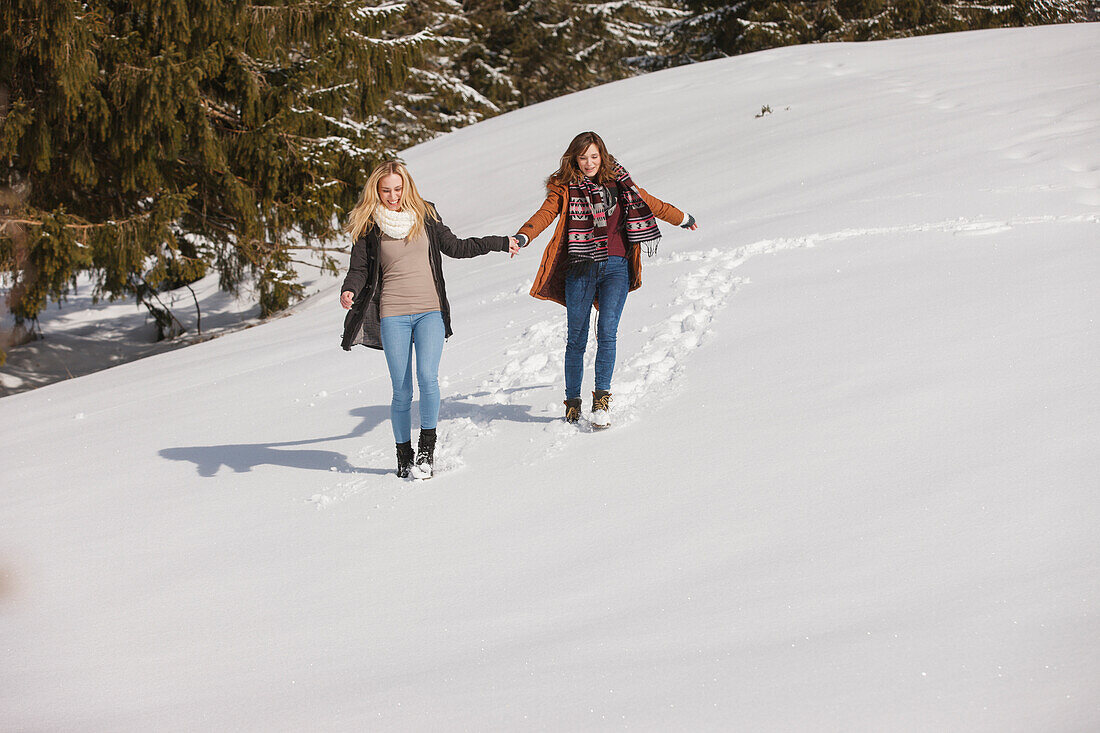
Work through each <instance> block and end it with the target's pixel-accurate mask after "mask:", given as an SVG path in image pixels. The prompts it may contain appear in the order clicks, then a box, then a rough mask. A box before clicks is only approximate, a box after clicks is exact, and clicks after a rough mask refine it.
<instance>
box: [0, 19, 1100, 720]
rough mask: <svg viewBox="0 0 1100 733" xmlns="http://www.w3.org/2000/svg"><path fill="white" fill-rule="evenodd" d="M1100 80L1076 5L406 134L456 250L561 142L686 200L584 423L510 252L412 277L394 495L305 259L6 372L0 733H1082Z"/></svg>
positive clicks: (500, 221)
mask: <svg viewBox="0 0 1100 733" xmlns="http://www.w3.org/2000/svg"><path fill="white" fill-rule="evenodd" d="M1098 69H1100V26H1097V25H1095V24H1091V25H1077V26H1062V27H1045V28H1030V29H1025V30H1004V31H991V32H983V33H976V34H956V35H950V36H941V37H929V38H919V39H912V40H905V41H895V42H886V43H875V44H860V45H822V46H813V47H802V48H788V49H781V50H776V51H771V52H767V53H760V54H754V55H751V56H745V57H739V58H734V59H727V60H722V61H716V62H712V63H707V64H701V65H697V66H692V67H687V68H680V69H675V70H671V71H667V72H663V73H659V74H653V75H650V76H646V77H642V78H637V79H631V80H627V81H623V82H620V83H616V84H612V85H609V86H606V87H601V88H599V89H594V90H590V91H587V92H583V93H580V94H575V95H572V96H570V97H567V98H563V99H559V100H555V101H552V102H547V103H544V104H540V105H537V106H534V107H531V108H528V109H524V110H521V111H519V112H515V113H513V114H509V115H505V116H503V117H499V118H496V119H493V120H489V121H487V122H485V123H482V124H479V125H477V126H474V127H471V128H468V129H465V130H462V131H460V132H457V133H454V134H452V135H448V136H446V137H443V138H440V139H438V140H435V141H433V142H431V143H428V144H425V145H422V146H420V147H417V148H415V149H413V150H410V151H408V153H407V161H408V162H409V165H410V167H411V170H412V171H413V174H414V176H416V178H417V183H418V185H419V188H420V190H421V191H422V192H424V193H425V195H426V196H427V197H429V198H431V199H433V200H435V201H436V202H437V204H438V206H439V209H440V211H441V213H442V215H443V217H444V219H445V220H446V221H447V223H448V224H449V225H450V226H451V227H452V228H453V229H454V230H455V231H456V232H457V233H459V234H460V235H474V234H489V233H510V232H512V231H514V230H515V229H516V228H517V227H518V226H519V225H520V224H521V223H522V222H523V220H524V219H525V218H526V217H527V216H529V215H530V214H531V213H532V212H533V211H534V210H535V208H536V207H537V206H538V205H539V204H540V203H541V191H540V188H541V181H542V180H543V179H544V178H545V176H546V175H547V174H548V173H549V172H550V171H551V170H552V168H553V167H554V165H555V162H556V160H557V157H558V156H559V155H560V153H561V151H562V149H564V147H565V145H566V143H567V142H568V141H569V139H570V138H571V137H572V136H573V135H574V134H575V133H576V132H578V131H581V130H585V129H595V130H597V131H599V132H600V133H601V134H603V135H604V137H605V139H607V141H608V144H609V146H610V148H611V150H612V152H613V153H614V154H615V155H616V156H617V157H619V159H620V160H621V161H622V162H623V163H624V164H625V165H626V167H627V168H628V169H629V170H630V171H631V173H632V174H633V176H634V178H635V180H636V181H637V182H638V183H639V184H641V185H642V186H644V187H646V188H647V189H649V190H650V191H651V192H652V193H654V194H656V195H657V196H659V197H661V198H663V199H665V200H668V201H671V202H672V203H675V204H677V205H679V206H681V207H682V208H684V209H686V210H688V211H690V212H691V213H693V214H694V215H695V216H696V217H697V219H698V220H699V222H700V227H701V228H700V229H699V230H698V231H697V232H693V233H692V232H685V231H683V230H679V229H676V228H672V227H666V228H665V239H664V241H663V242H662V244H661V248H660V252H659V254H658V256H657V257H656V258H654V259H652V260H648V261H646V263H645V269H644V281H645V284H644V286H643V287H642V289H641V290H639V291H637V292H635V293H633V294H632V295H631V296H630V299H629V300H628V303H627V307H626V311H625V313H624V316H623V322H622V328H621V332H620V341H619V366H618V370H617V373H616V378H615V384H614V391H615V398H616V401H615V403H614V407H615V412H614V419H615V425H614V427H613V428H612V429H611V430H609V431H605V432H600V433H592V432H589V431H587V430H580V431H576V430H572V429H569V428H567V427H566V426H565V425H563V424H562V422H561V421H560V419H559V416H560V414H561V410H562V408H561V404H560V402H561V399H562V396H563V395H562V389H563V387H562V376H561V371H562V333H563V320H564V313H563V309H561V308H560V307H558V306H556V305H553V304H549V303H545V302H541V301H536V300H534V299H532V298H530V297H528V296H527V294H526V291H527V288H528V287H529V284H530V281H531V278H532V275H533V273H534V270H535V268H536V266H537V262H538V256H539V253H540V251H541V245H542V244H543V243H544V241H545V237H543V238H542V239H540V240H537V241H536V242H535V245H534V246H532V247H531V248H529V249H528V250H525V251H524V252H523V253H522V254H521V255H520V256H519V257H517V258H515V259H513V260H509V259H508V258H507V257H505V256H503V255H496V256H488V257H484V258H478V259H475V260H470V261H449V262H447V263H446V266H447V279H448V292H449V295H450V299H451V303H452V306H453V310H454V329H455V336H454V337H453V338H452V339H451V340H450V341H449V343H448V344H447V347H446V349H445V351H444V356H443V364H442V369H441V373H442V376H443V392H444V405H443V413H442V418H443V419H442V423H441V426H440V431H441V448H440V461H439V462H440V466H439V468H440V475H439V476H438V477H437V478H436V479H434V480H432V481H429V482H422V483H413V482H402V481H399V480H398V479H396V478H395V477H394V476H393V475H392V473H391V471H392V465H393V462H394V459H393V445H392V437H391V435H390V429H389V425H388V403H389V382H388V379H387V377H386V372H385V367H384V363H383V358H382V355H381V354H380V353H377V352H372V351H369V350H366V349H359V350H357V351H355V352H353V353H344V352H342V351H341V350H340V349H339V347H338V338H339V332H340V327H341V321H342V316H343V312H342V311H341V310H340V309H339V307H338V305H337V292H336V290H337V288H338V285H337V283H332V284H331V285H330V286H329V288H328V290H327V291H324V292H322V293H321V295H319V296H317V297H315V298H313V299H312V300H311V301H309V302H307V303H305V304H303V306H302V307H300V308H298V309H297V311H296V312H295V313H294V314H293V315H292V316H290V317H288V318H284V319H279V320H276V321H273V322H271V323H268V324H266V325H263V326H261V327H257V328H252V329H248V330H246V331H243V332H240V333H235V334H232V335H229V336H225V337H223V338H220V339H217V340H214V341H210V342H206V343H202V344H199V345H196V346H192V347H188V348H186V349H182V350H179V351H175V352H171V353H167V354H162V355H158V356H154V357H150V358H147V359H144V360H141V361H137V362H134V363H130V364H125V365H123V366H119V367H116V368H114V369H110V370H107V371H103V372H99V373H96V374H92V375H89V376H85V377H81V378H79V379H74V380H69V381H66V382H62V383H58V384H55V385H52V386H49V387H45V388H42V389H39V390H35V391H33V392H28V393H23V394H19V395H15V396H12V397H8V398H5V399H3V400H0V444H2V445H3V458H2V459H0V460H2V475H3V485H4V487H3V492H2V494H0V573H2V574H0V579H2V583H0V640H2V641H0V650H2V654H3V662H2V663H0V729H4V730H151V729H155V730H174V729H190V730H195V729H203V730H226V729H236V730H246V729H247V730H305V729H308V730H450V729H455V730H526V729H537V730H579V729H609V728H633V729H642V730H683V729H694V730H700V729H710V730H754V731H761V730H774V731H791V730H846V731H847V730H890V731H905V730H913V731H928V730H966V731H1006V730H1021V731H1024V730H1026V731H1035V730H1043V731H1085V730H1096V729H1097V728H1098V727H1100V693H1098V691H1100V619H1098V613H1100V597H1098V595H1097V590H1098V589H1097V580H1096V579H1097V577H1100V546H1098V544H1097V542H1096V539H1095V527H1096V526H1097V524H1098V520H1100V516H1098V515H1100V512H1098V510H1097V489H1098V488H1100V481H1098V478H1097V477H1098V476H1100V387H1098V380H1097V378H1096V368H1097V363H1098V357H1100V338H1098V337H1100V334H1098V332H1097V319H1098V317H1100V301H1098V298H1097V292H1096V283H1097V282H1098V281H1100V252H1098V249H1097V241H1098V235H1100V136H1098V131H1100V71H1098ZM763 107H768V108H770V110H771V111H770V113H764V114H762V115H761V110H762V108H763ZM757 115H761V116H757ZM589 356H591V354H590V355H589ZM590 384H591V372H590V371H589V374H588V381H587V382H586V388H587V387H588V385H590Z"/></svg>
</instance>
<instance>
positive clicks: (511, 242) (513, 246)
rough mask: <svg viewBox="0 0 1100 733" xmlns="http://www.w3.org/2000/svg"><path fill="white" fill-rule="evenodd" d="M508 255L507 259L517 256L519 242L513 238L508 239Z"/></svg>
mask: <svg viewBox="0 0 1100 733" xmlns="http://www.w3.org/2000/svg"><path fill="white" fill-rule="evenodd" d="M508 253H509V254H508V256H509V257H515V256H516V255H517V254H519V240H518V239H516V238H515V237H508Z"/></svg>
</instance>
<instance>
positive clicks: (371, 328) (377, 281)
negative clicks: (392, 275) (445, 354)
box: [340, 206, 508, 351]
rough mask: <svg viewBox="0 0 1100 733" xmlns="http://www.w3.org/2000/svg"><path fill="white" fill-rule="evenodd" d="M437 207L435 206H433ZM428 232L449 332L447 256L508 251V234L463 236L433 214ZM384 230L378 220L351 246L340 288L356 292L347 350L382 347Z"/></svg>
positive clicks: (349, 317)
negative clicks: (382, 236) (381, 258)
mask: <svg viewBox="0 0 1100 733" xmlns="http://www.w3.org/2000/svg"><path fill="white" fill-rule="evenodd" d="M432 208H433V209H434V208H435V207H434V206H433V207H432ZM424 228H425V230H426V231H427V234H428V263H429V264H430V265H431V268H432V278H433V279H434V280H435V290H436V293H438V294H439V308H440V311H441V312H442V314H443V325H444V327H445V328H446V331H445V335H446V337H450V335H451V306H450V304H449V303H448V302H447V285H446V283H445V282H444V280H443V258H442V257H441V256H440V253H442V254H445V255H447V256H448V257H455V258H461V257H477V256H478V255H483V254H488V253H489V252H507V251H508V237H470V238H469V239H459V238H458V237H456V236H455V235H454V234H453V233H451V230H450V229H448V228H447V225H446V224H444V223H443V222H442V221H440V220H438V219H431V218H429V219H428V220H427V221H425V222H424ZM381 241H382V240H381V231H380V230H379V229H378V225H377V224H373V223H372V224H371V226H370V228H369V229H368V230H367V231H366V232H365V233H364V234H363V235H362V236H361V237H359V239H357V240H355V244H353V245H352V247H351V264H350V266H349V267H348V275H347V277H345V278H344V285H343V287H341V288H340V292H344V291H345V290H350V291H351V292H353V293H355V304H354V305H353V306H352V307H351V308H350V309H349V310H348V314H347V316H346V317H345V318H344V338H343V340H342V341H341V344H340V345H341V346H343V348H344V350H345V351H350V350H351V347H352V346H354V345H355V344H362V345H363V346H369V347H371V348H372V349H381V348H382V334H381V319H380V317H379V304H380V302H381V298H382V268H381V267H380V266H379V257H378V250H379V248H380V247H381Z"/></svg>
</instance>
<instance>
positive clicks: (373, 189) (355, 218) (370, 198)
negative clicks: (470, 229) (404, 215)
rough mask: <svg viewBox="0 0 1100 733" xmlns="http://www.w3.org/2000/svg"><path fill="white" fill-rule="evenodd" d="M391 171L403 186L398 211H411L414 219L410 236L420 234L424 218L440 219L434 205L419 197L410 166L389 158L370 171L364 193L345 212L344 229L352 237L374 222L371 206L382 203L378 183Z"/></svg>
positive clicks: (373, 207) (374, 206) (372, 207)
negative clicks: (347, 211) (349, 211)
mask: <svg viewBox="0 0 1100 733" xmlns="http://www.w3.org/2000/svg"><path fill="white" fill-rule="evenodd" d="M391 175H397V176H400V177H401V183H402V189H403V190H402V191H401V209H400V211H405V212H408V213H410V214H412V215H413V219H414V222H413V227H412V230H411V231H410V232H409V236H412V237H418V236H420V235H421V234H423V233H424V222H425V221H426V220H427V219H429V218H430V219H436V220H438V219H439V214H437V213H436V211H435V208H433V207H432V205H431V204H429V203H428V202H427V201H425V200H424V199H423V198H421V197H420V192H419V191H417V190H416V184H415V183H413V179H412V176H411V175H409V169H408V168H406V167H405V166H404V165H403V164H402V163H400V162H398V161H396V160H390V161H387V162H385V163H382V164H381V165H379V166H378V167H376V168H375V169H374V170H373V171H371V174H370V176H369V177H368V178H367V182H366V184H364V186H363V193H361V194H359V203H357V204H356V205H355V208H354V209H352V210H351V213H350V214H348V223H347V224H345V225H344V232H346V233H347V234H350V235H351V239H352V241H355V240H356V239H359V237H361V236H363V234H364V233H365V232H366V231H367V230H368V229H370V225H371V224H372V223H373V222H374V210H375V209H376V208H378V206H379V205H380V204H381V203H382V199H381V198H380V197H379V196H378V185H379V184H380V183H381V182H382V179H383V178H385V177H386V176H391Z"/></svg>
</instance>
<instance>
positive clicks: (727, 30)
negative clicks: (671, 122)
mask: <svg viewBox="0 0 1100 733" xmlns="http://www.w3.org/2000/svg"><path fill="white" fill-rule="evenodd" d="M683 2H684V4H685V6H687V8H688V9H689V10H690V11H691V15H690V16H689V17H688V18H684V19H680V20H676V21H673V22H671V23H669V24H667V25H666V27H665V29H664V35H663V38H664V40H665V41H666V43H668V44H669V45H670V46H671V47H672V48H673V49H674V52H673V53H672V54H670V55H669V56H668V57H667V60H668V63H669V64H677V63H690V62H693V61H702V60H706V59H712V58H718V57H722V56H733V55H737V54H741V53H749V52H752V51H759V50H763V49H767V48H776V47H779V46H789V45H794V44H800V43H817V42H823V41H869V40H880V39H886V38H901V37H905V36H918V35H928V34H932V33H948V32H952V31H962V30H977V29H981V28H996V27H1003V26H1023V25H1039V24H1044V23H1063V22H1073V21H1081V20H1086V19H1089V18H1090V15H1091V13H1092V8H1091V7H1090V5H1089V2H1088V0H996V1H993V2H990V1H989V0H738V1H735V2H720V1H719V0H683Z"/></svg>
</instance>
